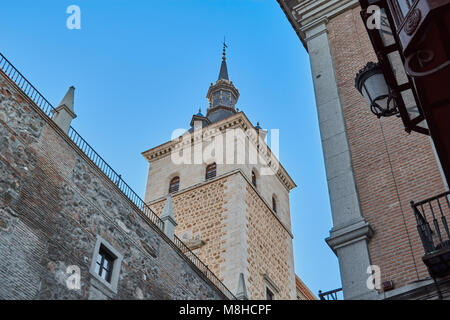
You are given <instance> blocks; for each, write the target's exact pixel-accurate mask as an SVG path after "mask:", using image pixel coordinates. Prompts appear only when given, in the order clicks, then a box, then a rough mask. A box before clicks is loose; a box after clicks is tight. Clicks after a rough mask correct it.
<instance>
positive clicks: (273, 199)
mask: <svg viewBox="0 0 450 320" xmlns="http://www.w3.org/2000/svg"><path fill="white" fill-rule="evenodd" d="M272 209H273V211H275V212H277V199H276V197H275V196H272Z"/></svg>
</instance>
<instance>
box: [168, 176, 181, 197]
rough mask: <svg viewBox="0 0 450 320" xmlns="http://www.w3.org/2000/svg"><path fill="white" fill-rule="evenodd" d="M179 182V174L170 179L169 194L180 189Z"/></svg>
mask: <svg viewBox="0 0 450 320" xmlns="http://www.w3.org/2000/svg"><path fill="white" fill-rule="evenodd" d="M180 182H181V179H180V176H179V175H177V176H175V177H173V178H171V179H170V182H169V193H170V194H174V193H177V192H178V191H179V190H180ZM175 183H176V185H175Z"/></svg>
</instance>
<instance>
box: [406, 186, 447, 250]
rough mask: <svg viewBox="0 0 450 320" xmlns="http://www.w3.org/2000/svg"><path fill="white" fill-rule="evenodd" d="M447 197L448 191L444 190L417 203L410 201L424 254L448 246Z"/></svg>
mask: <svg viewBox="0 0 450 320" xmlns="http://www.w3.org/2000/svg"><path fill="white" fill-rule="evenodd" d="M449 197H450V192H445V193H442V194H440V195H438V196H435V197H432V198H430V199H427V200H424V201H421V202H418V203H414V202H411V206H412V209H413V211H414V214H415V217H416V221H417V230H418V232H419V236H420V239H421V240H422V244H423V248H424V250H425V254H428V253H431V252H434V251H436V250H439V249H443V248H446V247H450V232H449V226H448V222H447V219H448V218H449V217H450V202H449Z"/></svg>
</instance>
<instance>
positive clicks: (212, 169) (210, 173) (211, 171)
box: [206, 162, 217, 180]
mask: <svg viewBox="0 0 450 320" xmlns="http://www.w3.org/2000/svg"><path fill="white" fill-rule="evenodd" d="M216 169H217V168H216V163H215V162H214V163H212V164H210V165H209V166H207V167H206V180H209V179H212V178H215V177H216Z"/></svg>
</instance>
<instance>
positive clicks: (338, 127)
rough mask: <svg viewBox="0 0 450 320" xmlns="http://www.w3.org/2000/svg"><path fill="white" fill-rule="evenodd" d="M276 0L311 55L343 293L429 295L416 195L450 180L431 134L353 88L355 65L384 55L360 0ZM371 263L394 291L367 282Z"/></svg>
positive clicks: (423, 195) (363, 296) (355, 295)
mask: <svg viewBox="0 0 450 320" xmlns="http://www.w3.org/2000/svg"><path fill="white" fill-rule="evenodd" d="M278 2H279V4H280V6H281V8H282V9H283V11H284V12H285V14H286V16H287V17H288V19H289V21H290V22H291V24H292V26H293V28H294V29H295V31H296V32H297V34H298V36H299V37H300V39H301V41H302V43H303V45H304V46H305V48H306V50H307V51H308V53H309V55H310V63H311V69H312V76H313V82H314V88H315V94H316V104H317V111H318V117H319V125H320V131H321V138H322V146H323V152H324V158H325V166H326V172H327V179H328V188H329V194H330V202H331V208H332V216H333V229H332V230H331V232H330V237H329V238H328V239H327V242H328V244H329V245H330V247H331V249H332V250H333V251H334V252H335V253H336V255H337V256H338V258H339V265H340V271H341V278H342V285H343V289H344V297H345V298H346V299H384V298H404V297H412V296H415V297H416V298H417V297H425V296H427V297H430V296H429V293H430V292H432V291H435V288H434V285H433V281H432V280H431V279H430V277H429V275H428V272H427V269H426V267H425V265H424V263H423V262H422V256H423V254H424V251H423V247H422V243H421V241H420V238H419V234H418V232H417V227H416V220H415V217H414V214H413V212H412V210H411V206H410V201H412V200H414V201H419V200H423V199H426V198H429V197H432V196H434V195H436V194H439V193H440V192H444V191H445V190H446V189H447V188H448V187H447V186H446V185H445V179H444V177H443V174H442V170H441V168H440V164H439V161H438V160H437V158H436V156H435V151H434V146H433V145H432V141H431V140H430V139H429V137H427V136H424V135H420V134H418V133H415V132H413V133H411V134H408V133H406V132H405V130H404V127H403V124H402V122H401V121H400V119H398V118H397V117H391V118H382V119H380V120H378V119H377V118H376V117H375V116H374V115H373V114H372V113H371V112H370V110H369V108H368V107H367V106H366V105H367V102H366V101H365V100H364V98H363V97H362V96H361V94H360V93H359V92H358V91H357V90H356V89H355V75H356V74H357V72H358V71H359V70H360V69H361V68H362V67H363V66H364V65H366V63H367V62H368V61H377V57H376V55H375V52H374V50H373V48H372V45H371V42H370V40H369V37H368V35H367V32H366V29H365V26H364V24H363V22H362V19H361V16H360V11H361V8H360V6H359V3H358V1H357V0H340V1H332V0H279V1H278ZM369 265H376V266H379V267H380V271H381V283H385V282H388V281H392V283H393V285H394V289H393V290H392V288H390V289H391V290H390V291H386V292H383V290H382V289H381V290H369V288H368V287H367V285H366V282H367V279H368V277H369V274H368V273H367V268H368V267H369ZM430 288H432V289H430ZM421 290H422V291H423V295H421V294H420V291H421ZM413 292H416V293H413ZM431 296H433V298H435V297H436V294H434V295H433V294H432V295H431Z"/></svg>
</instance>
